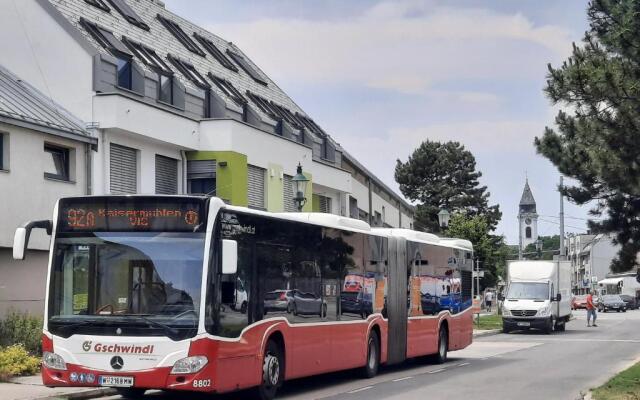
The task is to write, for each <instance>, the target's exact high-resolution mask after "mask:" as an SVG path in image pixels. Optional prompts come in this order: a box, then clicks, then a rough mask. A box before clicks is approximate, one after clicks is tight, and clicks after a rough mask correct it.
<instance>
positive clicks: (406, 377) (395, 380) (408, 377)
mask: <svg viewBox="0 0 640 400" xmlns="http://www.w3.org/2000/svg"><path fill="white" fill-rule="evenodd" d="M412 378H413V376H405V377H404V378H398V379H393V380H392V382H400V381H406V380H407V379H412Z"/></svg>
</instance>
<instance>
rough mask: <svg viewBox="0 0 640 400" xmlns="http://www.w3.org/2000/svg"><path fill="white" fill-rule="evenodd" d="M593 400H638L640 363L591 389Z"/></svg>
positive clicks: (639, 395)
mask: <svg viewBox="0 0 640 400" xmlns="http://www.w3.org/2000/svg"><path fill="white" fill-rule="evenodd" d="M592 395H593V399H594V400H640V363H637V364H636V365H634V366H632V367H631V368H629V369H626V370H624V371H622V372H620V373H619V374H618V375H616V376H614V377H613V378H611V379H609V381H608V382H607V383H605V384H604V385H602V386H600V387H597V388H595V389H593V392H592Z"/></svg>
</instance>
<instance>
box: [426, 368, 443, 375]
mask: <svg viewBox="0 0 640 400" xmlns="http://www.w3.org/2000/svg"><path fill="white" fill-rule="evenodd" d="M444 370H446V368H440V369H436V370H435V371H429V373H430V374H437V373H438V372H442V371H444Z"/></svg>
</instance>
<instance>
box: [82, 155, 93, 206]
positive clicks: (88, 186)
mask: <svg viewBox="0 0 640 400" xmlns="http://www.w3.org/2000/svg"><path fill="white" fill-rule="evenodd" d="M91 151H92V150H91V144H90V143H85V144H84V169H85V171H84V173H85V194H86V195H91V194H93V193H91V192H92V190H93V188H92V182H93V180H92V178H91V174H92V172H93V171H92V169H91V162H92V161H93V160H92V156H91Z"/></svg>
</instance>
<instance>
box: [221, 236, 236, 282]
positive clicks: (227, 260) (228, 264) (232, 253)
mask: <svg viewBox="0 0 640 400" xmlns="http://www.w3.org/2000/svg"><path fill="white" fill-rule="evenodd" d="M236 272H238V242H236V241H235V240H229V239H222V273H223V274H225V275H230V274H235V273H236Z"/></svg>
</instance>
